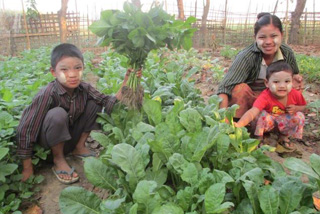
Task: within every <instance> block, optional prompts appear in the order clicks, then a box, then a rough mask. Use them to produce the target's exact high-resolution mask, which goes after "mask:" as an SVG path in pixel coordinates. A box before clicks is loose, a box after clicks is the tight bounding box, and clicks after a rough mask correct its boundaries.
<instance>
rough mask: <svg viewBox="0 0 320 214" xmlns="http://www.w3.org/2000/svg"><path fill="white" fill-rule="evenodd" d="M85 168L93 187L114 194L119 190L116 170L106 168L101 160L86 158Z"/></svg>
mask: <svg viewBox="0 0 320 214" xmlns="http://www.w3.org/2000/svg"><path fill="white" fill-rule="evenodd" d="M83 167H84V171H85V174H86V177H87V179H88V181H89V182H90V183H92V184H93V185H95V186H97V187H101V188H105V189H108V190H111V191H112V192H115V191H116V190H117V189H118V187H117V181H116V177H117V173H116V171H115V169H113V168H112V167H110V166H109V167H108V166H106V165H105V164H103V163H102V161H101V160H99V159H97V158H94V157H88V158H85V159H84V166H83Z"/></svg>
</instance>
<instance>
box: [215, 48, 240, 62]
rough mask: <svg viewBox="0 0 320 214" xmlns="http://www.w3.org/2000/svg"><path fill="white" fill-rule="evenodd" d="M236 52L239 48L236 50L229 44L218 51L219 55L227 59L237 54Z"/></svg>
mask: <svg viewBox="0 0 320 214" xmlns="http://www.w3.org/2000/svg"><path fill="white" fill-rule="evenodd" d="M238 52H239V50H237V49H235V48H233V47H231V46H229V45H226V46H224V47H223V48H222V50H221V51H220V55H221V56H223V57H225V58H227V59H233V58H235V56H236V55H237V54H238Z"/></svg>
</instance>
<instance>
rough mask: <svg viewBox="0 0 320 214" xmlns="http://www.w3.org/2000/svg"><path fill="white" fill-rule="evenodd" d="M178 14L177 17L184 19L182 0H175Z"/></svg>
mask: <svg viewBox="0 0 320 214" xmlns="http://www.w3.org/2000/svg"><path fill="white" fill-rule="evenodd" d="M177 4H178V11H179V16H178V19H181V20H184V9H183V0H177Z"/></svg>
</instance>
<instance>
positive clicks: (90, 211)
mask: <svg viewBox="0 0 320 214" xmlns="http://www.w3.org/2000/svg"><path fill="white" fill-rule="evenodd" d="M100 203H101V200H100V198H99V197H98V196H97V195H95V194H94V193H92V192H89V191H87V190H86V189H84V188H82V187H67V188H65V189H64V190H62V192H61V194H60V197H59V206H60V210H61V212H62V213H64V214H95V213H96V214H100Z"/></svg>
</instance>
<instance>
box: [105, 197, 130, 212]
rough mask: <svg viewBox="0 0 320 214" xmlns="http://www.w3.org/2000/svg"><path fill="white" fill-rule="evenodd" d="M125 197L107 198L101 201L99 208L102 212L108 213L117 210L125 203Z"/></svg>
mask: <svg viewBox="0 0 320 214" xmlns="http://www.w3.org/2000/svg"><path fill="white" fill-rule="evenodd" d="M125 200H126V197H123V198H109V199H107V200H104V201H102V203H101V205H100V208H101V209H102V211H104V212H110V213H112V211H115V210H117V209H118V208H119V207H120V206H121V204H122V203H123V202H125Z"/></svg>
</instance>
